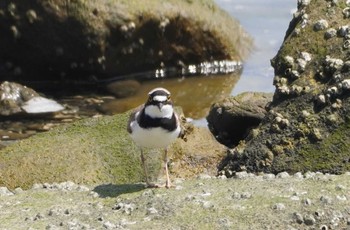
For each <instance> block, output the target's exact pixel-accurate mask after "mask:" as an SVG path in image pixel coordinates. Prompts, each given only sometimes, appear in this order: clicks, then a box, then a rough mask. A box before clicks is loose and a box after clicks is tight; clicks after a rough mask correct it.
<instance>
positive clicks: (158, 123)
mask: <svg viewBox="0 0 350 230" xmlns="http://www.w3.org/2000/svg"><path fill="white" fill-rule="evenodd" d="M127 129H128V132H129V133H130V135H131V138H132V139H133V141H134V142H135V144H136V145H138V146H139V147H140V149H141V163H142V167H143V170H144V174H145V177H146V184H147V186H148V187H162V186H159V185H156V184H152V183H150V181H149V178H148V172H147V167H146V165H145V160H146V159H145V156H144V148H163V149H164V170H165V174H166V183H165V187H166V188H170V187H171V182H170V178H169V171H168V151H167V147H168V146H169V145H170V144H171V143H172V142H174V141H175V139H176V138H177V137H178V136H179V135H180V132H181V126H180V121H179V117H178V115H177V114H176V113H175V111H174V108H173V103H172V101H171V100H170V92H169V91H168V90H166V89H164V88H155V89H153V90H151V91H150V92H149V93H148V100H147V102H146V103H145V104H143V105H140V106H139V107H137V108H136V109H135V110H134V111H133V112H132V113H131V115H130V118H129V122H128V126H127Z"/></svg>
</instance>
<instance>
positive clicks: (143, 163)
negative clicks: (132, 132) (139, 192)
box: [141, 149, 151, 187]
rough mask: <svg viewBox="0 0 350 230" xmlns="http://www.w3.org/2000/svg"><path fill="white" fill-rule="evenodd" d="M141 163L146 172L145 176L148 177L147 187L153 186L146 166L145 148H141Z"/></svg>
mask: <svg viewBox="0 0 350 230" xmlns="http://www.w3.org/2000/svg"><path fill="white" fill-rule="evenodd" d="M141 163H142V168H143V172H144V174H145V177H146V184H147V187H151V184H150V182H149V179H148V171H147V166H146V158H145V155H144V154H143V149H141Z"/></svg>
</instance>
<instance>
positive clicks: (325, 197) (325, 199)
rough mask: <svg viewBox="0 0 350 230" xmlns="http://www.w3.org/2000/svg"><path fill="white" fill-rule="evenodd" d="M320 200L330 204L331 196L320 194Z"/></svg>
mask: <svg viewBox="0 0 350 230" xmlns="http://www.w3.org/2000/svg"><path fill="white" fill-rule="evenodd" d="M320 201H321V202H322V203H323V204H331V203H332V198H330V197H329V196H321V197H320Z"/></svg>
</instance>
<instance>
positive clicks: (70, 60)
mask: <svg viewBox="0 0 350 230" xmlns="http://www.w3.org/2000/svg"><path fill="white" fill-rule="evenodd" d="M0 24H1V26H0V34H1V38H0V50H1V54H0V74H1V78H2V79H7V80H12V81H18V80H58V81H60V82H61V83H62V81H63V80H71V83H74V82H75V81H73V80H78V79H83V80H85V81H86V80H91V81H95V80H96V78H98V79H103V78H108V77H114V76H116V75H123V74H127V73H135V72H140V71H145V70H155V69H157V68H160V67H164V66H170V67H174V66H175V67H176V66H182V65H188V64H198V63H199V62H203V61H209V60H212V58H214V59H216V60H224V59H226V60H242V59H243V58H244V57H245V56H246V55H247V53H249V51H250V49H251V38H250V37H249V36H248V35H247V34H246V33H245V32H244V31H243V29H242V28H241V26H240V25H239V23H238V22H237V21H236V20H234V19H232V18H231V17H230V16H229V15H228V14H227V13H226V12H224V11H223V10H222V9H220V8H219V7H218V6H217V5H216V4H215V3H214V1H212V0H202V1H185V0H181V1H178V0H169V1H161V0H150V1H147V2H145V1H140V0H131V1H111V0H103V1H85V0H77V1H61V0H53V1H46V0H38V1H36V0H29V1H25V2H23V1H21V0H4V1H1V2H0Z"/></svg>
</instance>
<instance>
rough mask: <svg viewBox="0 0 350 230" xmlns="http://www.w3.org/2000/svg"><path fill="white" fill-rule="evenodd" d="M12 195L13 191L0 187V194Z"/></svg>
mask: <svg viewBox="0 0 350 230" xmlns="http://www.w3.org/2000/svg"><path fill="white" fill-rule="evenodd" d="M12 195H14V193H13V192H11V191H10V190H8V188H6V187H0V196H12Z"/></svg>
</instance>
